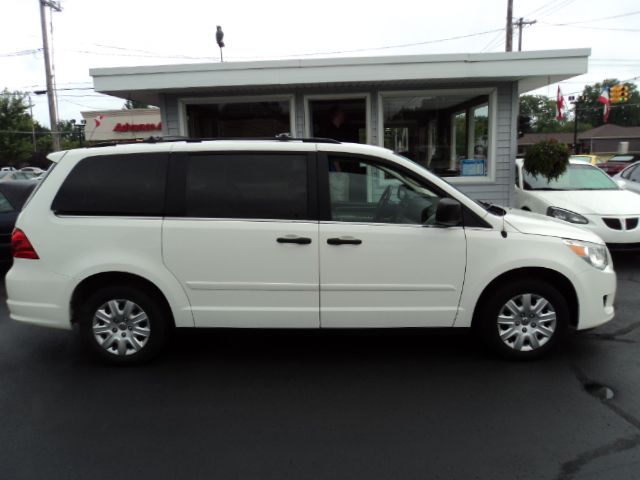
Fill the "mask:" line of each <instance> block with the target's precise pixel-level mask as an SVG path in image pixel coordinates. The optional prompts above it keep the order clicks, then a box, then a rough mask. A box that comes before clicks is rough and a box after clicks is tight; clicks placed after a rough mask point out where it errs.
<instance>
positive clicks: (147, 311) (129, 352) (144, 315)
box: [78, 285, 169, 365]
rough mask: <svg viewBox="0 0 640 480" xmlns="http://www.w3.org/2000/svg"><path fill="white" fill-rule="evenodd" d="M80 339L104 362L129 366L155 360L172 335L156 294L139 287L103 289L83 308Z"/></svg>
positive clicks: (80, 318) (80, 314)
mask: <svg viewBox="0 0 640 480" xmlns="http://www.w3.org/2000/svg"><path fill="white" fill-rule="evenodd" d="M78 313H79V314H78V322H79V327H80V336H81V338H82V340H83V342H84V344H85V345H86V346H88V347H89V348H90V350H91V351H92V352H93V353H95V354H96V355H97V356H98V357H99V358H101V359H102V360H105V361H107V362H108V363H112V364H119V365H127V364H136V363H141V362H145V361H148V360H150V359H152V358H153V357H155V356H156V355H157V354H158V353H159V352H160V350H161V349H162V347H163V346H164V344H165V343H166V339H167V336H168V332H169V327H168V325H169V323H168V319H167V315H166V313H165V312H164V309H163V308H162V305H161V304H160V302H158V300H157V299H156V298H155V296H154V295H153V294H151V293H150V292H147V291H146V290H144V289H142V288H139V287H138V286H135V285H127V286H108V287H102V288H100V289H98V290H96V291H95V292H94V293H93V294H91V295H90V296H89V297H88V298H87V299H86V300H85V301H84V302H82V304H81V305H80V308H79V312H78Z"/></svg>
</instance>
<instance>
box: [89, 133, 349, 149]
mask: <svg viewBox="0 0 640 480" xmlns="http://www.w3.org/2000/svg"><path fill="white" fill-rule="evenodd" d="M225 140H226V141H229V140H242V141H269V140H271V141H274V140H276V141H279V142H303V143H335V144H339V143H341V142H339V141H338V140H334V139H332V138H315V137H291V136H290V135H289V134H288V133H280V134H278V135H276V136H275V137H250V138H243V137H225V138H221V137H216V138H197V137H182V136H178V135H171V136H169V135H168V136H166V137H160V136H158V137H148V138H145V139H144V140H125V141H115V140H110V141H106V142H98V143H94V144H93V145H89V146H88V147H87V148H100V147H115V146H116V145H135V144H139V143H164V142H187V143H197V142H211V141H225Z"/></svg>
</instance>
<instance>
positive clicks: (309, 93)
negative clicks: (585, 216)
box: [88, 49, 590, 205]
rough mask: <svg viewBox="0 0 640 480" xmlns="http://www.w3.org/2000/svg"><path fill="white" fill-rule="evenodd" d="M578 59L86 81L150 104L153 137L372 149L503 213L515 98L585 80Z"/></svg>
mask: <svg viewBox="0 0 640 480" xmlns="http://www.w3.org/2000/svg"><path fill="white" fill-rule="evenodd" d="M589 55H590V50H589V49H574V50H549V51H531V52H508V53H507V52H505V53H479V54H448V55H410V56H389V57H355V58H328V59H304V60H277V61H276V60H274V61H260V62H226V63H206V64H184V65H159V66H144V67H120V68H101V69H92V70H91V71H90V74H91V76H92V77H93V81H94V86H95V90H96V91H98V92H101V93H105V94H109V95H113V96H116V97H120V98H123V99H128V100H138V101H141V102H144V103H146V104H149V105H154V106H157V107H159V108H160V112H159V113H160V114H161V119H160V122H158V123H159V124H160V127H161V131H162V134H163V135H170V136H178V135H179V136H190V137H201V138H228V137H234V138H235V137H273V136H275V135H278V134H281V133H288V134H290V135H291V136H293V137H330V138H335V139H337V140H342V141H352V142H360V143H368V144H372V145H380V146H384V147H386V148H389V149H392V150H394V151H396V152H398V153H400V154H402V155H404V156H406V157H408V158H410V159H411V160H413V161H415V162H416V163H419V164H421V165H423V166H425V167H426V168H428V169H429V170H431V171H433V172H435V173H437V174H438V175H441V176H443V177H447V180H448V181H450V182H451V183H452V184H454V185H456V186H458V187H459V188H460V189H461V190H463V191H465V192H466V193H467V194H469V195H470V196H472V197H473V198H477V199H481V200H485V201H491V202H495V203H500V204H504V205H510V204H513V201H514V190H513V173H514V167H513V165H514V159H515V157H516V152H517V117H518V97H519V95H520V94H523V93H526V92H529V91H532V90H535V89H537V88H540V87H544V86H547V85H550V84H552V83H556V82H559V81H563V80H566V79H568V78H571V77H574V76H576V75H581V74H583V73H586V72H587V67H588V57H589ZM156 112H157V111H156ZM88 122H89V121H88ZM88 125H89V123H88Z"/></svg>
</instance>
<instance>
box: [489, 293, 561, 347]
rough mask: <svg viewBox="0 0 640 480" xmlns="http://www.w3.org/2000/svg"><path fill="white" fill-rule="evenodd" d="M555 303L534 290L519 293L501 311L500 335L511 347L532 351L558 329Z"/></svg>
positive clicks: (499, 318) (549, 338)
mask: <svg viewBox="0 0 640 480" xmlns="http://www.w3.org/2000/svg"><path fill="white" fill-rule="evenodd" d="M556 325H557V317H556V311H555V309H554V308H553V305H551V303H550V302H549V301H548V300H547V299H546V298H544V297H542V296H540V295H536V294H534V293H525V294H522V295H517V296H515V297H513V298H512V299H511V300H509V301H508V302H507V303H505V304H504V305H503V306H502V308H501V309H500V312H499V313H498V335H500V339H501V340H502V341H503V342H504V343H505V345H507V346H508V347H510V348H513V349H514V350H518V351H520V352H530V351H532V350H537V349H538V348H540V347H542V346H543V345H545V344H546V343H547V342H548V341H549V340H551V337H553V334H554V333H555V331H556Z"/></svg>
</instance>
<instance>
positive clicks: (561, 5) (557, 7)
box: [538, 0, 575, 18]
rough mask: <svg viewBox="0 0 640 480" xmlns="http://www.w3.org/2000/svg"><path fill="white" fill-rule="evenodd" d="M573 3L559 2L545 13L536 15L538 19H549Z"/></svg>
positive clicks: (571, 1) (569, 0)
mask: <svg viewBox="0 0 640 480" xmlns="http://www.w3.org/2000/svg"><path fill="white" fill-rule="evenodd" d="M573 2H575V0H564V1H562V2H560V3H559V4H557V5H555V7H551V8H549V9H548V10H546V11H543V12H540V13H538V18H546V17H549V16H551V15H553V14H554V13H556V12H559V11H560V10H562V9H563V8H565V7H567V6H569V5H570V4H572V3H573Z"/></svg>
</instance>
